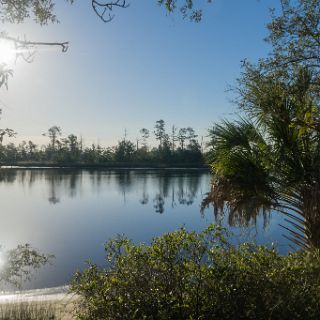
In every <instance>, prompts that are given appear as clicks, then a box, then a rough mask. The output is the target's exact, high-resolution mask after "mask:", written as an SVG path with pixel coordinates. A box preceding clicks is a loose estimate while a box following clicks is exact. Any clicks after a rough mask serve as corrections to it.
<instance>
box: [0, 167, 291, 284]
mask: <svg viewBox="0 0 320 320" xmlns="http://www.w3.org/2000/svg"><path fill="white" fill-rule="evenodd" d="M209 190H210V174H209V173H208V172H204V171H198V170H193V171H192V170H188V171H185V170H70V169H0V199H1V213H0V214H1V224H0V238H1V239H0V243H1V244H2V247H4V248H7V249H9V248H12V247H14V246H15V245H17V244H19V243H30V244H32V245H33V246H34V247H36V248H38V249H40V250H41V251H43V252H45V253H50V254H54V255H55V259H54V262H53V265H52V266H48V267H46V268H45V269H43V270H42V271H41V272H38V273H37V274H36V277H35V279H34V280H33V281H32V282H31V283H29V284H28V285H26V286H25V288H44V287H53V286H59V285H64V284H65V283H67V282H68V281H69V280H70V278H71V276H72V274H73V272H74V271H75V270H76V269H77V268H83V267H84V266H85V261H86V260H87V259H91V260H92V261H94V262H96V263H98V264H102V263H103V258H104V255H103V253H104V252H103V244H104V242H105V241H106V240H108V239H109V238H111V237H114V236H116V235H117V234H126V235H127V236H128V237H129V238H131V239H133V240H134V241H135V242H141V241H143V242H150V240H151V239H152V237H154V236H158V235H161V234H162V233H164V232H168V231H173V230H175V229H176V228H178V227H181V226H185V227H186V228H187V229H190V230H191V229H192V230H201V229H203V228H205V227H206V226H207V225H208V224H209V223H211V222H214V221H215V218H214V215H213V209H212V208H208V209H206V210H205V211H204V212H203V213H202V214H201V213H200V206H201V201H202V199H203V198H204V197H205V195H206V193H207V192H208V191H209ZM221 223H222V224H223V225H224V226H226V227H228V228H229V229H231V231H232V232H234V236H233V237H232V241H233V242H234V243H240V242H242V241H248V240H254V241H257V242H258V243H267V244H271V243H272V242H276V243H277V244H278V247H279V250H280V252H282V253H284V252H287V251H288V250H290V247H289V243H288V241H287V240H286V239H285V238H284V237H283V236H282V234H283V233H284V230H283V229H282V228H281V227H279V225H278V224H279V223H282V224H283V223H284V222H283V218H282V216H281V215H279V214H277V213H273V214H272V215H270V216H263V215H261V216H259V217H257V218H256V219H255V220H254V219H251V220H250V221H249V222H248V225H247V226H243V224H242V226H239V221H237V220H236V219H234V220H231V221H230V219H228V217H224V218H223V219H222V220H221ZM230 224H231V226H230Z"/></svg>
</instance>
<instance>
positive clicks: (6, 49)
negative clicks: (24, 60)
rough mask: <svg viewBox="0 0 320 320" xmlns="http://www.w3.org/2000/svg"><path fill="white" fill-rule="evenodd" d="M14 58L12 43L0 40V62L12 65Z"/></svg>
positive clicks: (14, 51) (14, 52)
mask: <svg viewBox="0 0 320 320" xmlns="http://www.w3.org/2000/svg"><path fill="white" fill-rule="evenodd" d="M15 59H16V50H15V47H14V44H13V43H12V42H10V41H6V40H0V64H6V65H8V66H12V65H13V64H14V62H15Z"/></svg>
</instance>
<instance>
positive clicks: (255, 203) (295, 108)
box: [207, 0, 320, 250]
mask: <svg viewBox="0 0 320 320" xmlns="http://www.w3.org/2000/svg"><path fill="white" fill-rule="evenodd" d="M281 5H282V14H281V15H280V16H274V17H273V20H272V22H271V23H270V24H269V26H268V28H269V31H270V34H269V37H268V39H267V40H268V41H269V42H270V44H271V45H272V52H271V54H270V55H269V57H268V58H267V59H261V60H260V61H259V62H258V63H257V64H255V65H253V64H250V63H246V64H245V66H244V70H243V73H242V77H241V78H240V80H239V86H238V87H237V92H238V94H239V100H238V101H239V107H240V109H241V111H242V114H243V116H242V118H240V119H238V120H236V121H228V120H226V121H224V122H223V123H218V124H216V125H215V126H214V127H213V128H212V129H211V132H210V136H211V142H210V145H211V147H210V151H209V155H210V163H211V167H212V173H213V185H212V192H211V193H210V195H209V197H208V199H207V203H213V204H214V207H215V209H216V213H218V212H219V211H220V212H223V211H224V208H225V206H226V205H227V208H228V209H229V214H231V215H234V214H237V215H241V216H249V215H256V214H257V213H259V212H261V211H266V210H270V209H274V210H278V211H279V212H281V213H283V214H284V215H286V216H287V225H286V226H283V227H284V228H285V229H288V230H289V231H290V236H289V239H290V240H292V241H293V242H295V243H297V244H298V245H300V246H302V247H303V248H305V249H308V250H310V249H314V248H320V170H319V169H320V100H319V92H320V90H319V89H320V86H319V84H320V63H319V61H320V54H319V52H320V42H319V34H320V20H319V12H320V2H319V1H318V0H299V1H289V0H282V1H281Z"/></svg>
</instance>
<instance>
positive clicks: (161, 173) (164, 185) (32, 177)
mask: <svg viewBox="0 0 320 320" xmlns="http://www.w3.org/2000/svg"><path fill="white" fill-rule="evenodd" d="M203 175H207V172H199V171H182V170H181V171H172V170H157V171H156V170H148V171H144V170H137V171H135V170H74V169H1V170H0V183H2V182H3V183H13V182H18V183H19V184H22V185H25V184H27V185H28V187H29V188H32V187H33V185H34V184H35V183H36V182H37V180H41V181H42V182H44V184H45V186H46V189H47V194H48V196H47V199H48V201H49V202H50V203H51V204H53V205H56V204H59V203H60V202H61V201H63V198H66V197H67V198H74V197H76V196H77V195H81V194H82V193H83V192H86V191H85V190H84V189H85V185H86V186H87V185H88V183H89V184H90V188H91V189H92V190H94V192H96V193H103V192H108V190H113V189H114V188H115V189H116V190H117V191H118V192H119V193H120V194H121V195H122V199H123V203H124V204H125V203H126V201H127V196H128V195H131V194H132V193H137V192H138V193H139V194H140V196H139V200H138V201H139V203H140V204H141V205H147V204H149V203H150V201H151V203H152V204H153V208H154V211H155V212H156V213H160V214H162V213H164V212H165V210H166V206H167V205H168V206H169V207H171V208H174V207H176V206H177V205H185V206H190V205H192V204H193V203H194V201H195V199H196V198H197V196H198V194H199V193H200V182H201V179H202V178H203ZM199 196H201V195H199Z"/></svg>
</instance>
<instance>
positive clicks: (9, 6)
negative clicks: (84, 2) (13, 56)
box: [0, 0, 74, 25]
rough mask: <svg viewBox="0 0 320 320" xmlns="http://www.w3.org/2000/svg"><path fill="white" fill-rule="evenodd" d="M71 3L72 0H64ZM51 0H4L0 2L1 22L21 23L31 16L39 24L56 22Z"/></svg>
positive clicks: (53, 3)
mask: <svg viewBox="0 0 320 320" xmlns="http://www.w3.org/2000/svg"><path fill="white" fill-rule="evenodd" d="M65 1H66V2H70V3H73V2H74V0H65ZM54 5H55V1H53V0H19V1H16V0H5V1H1V3H0V19H1V21H2V22H11V23H21V22H23V21H25V20H26V19H28V18H32V19H33V20H34V21H35V22H36V23H39V24H40V25H46V24H48V23H49V22H57V21H58V20H57V17H56V15H55V14H54Z"/></svg>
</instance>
